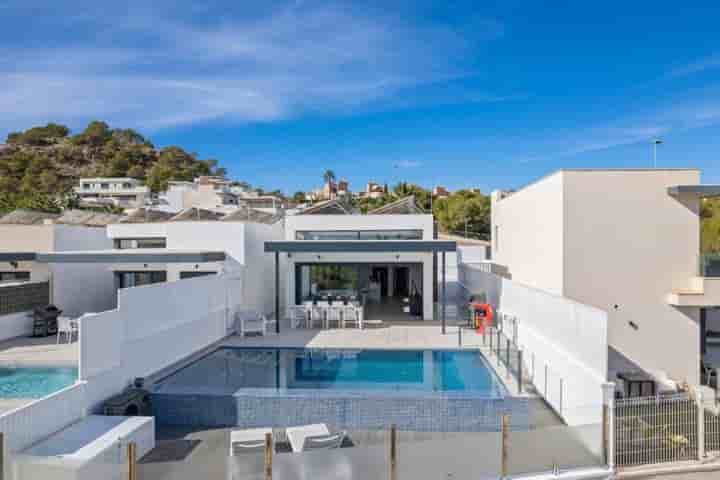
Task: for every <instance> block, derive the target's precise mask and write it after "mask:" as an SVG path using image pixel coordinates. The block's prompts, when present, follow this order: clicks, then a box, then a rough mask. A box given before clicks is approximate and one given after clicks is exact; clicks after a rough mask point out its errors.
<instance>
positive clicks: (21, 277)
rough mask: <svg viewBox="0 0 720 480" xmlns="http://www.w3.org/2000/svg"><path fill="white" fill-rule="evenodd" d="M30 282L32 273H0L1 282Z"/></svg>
mask: <svg viewBox="0 0 720 480" xmlns="http://www.w3.org/2000/svg"><path fill="white" fill-rule="evenodd" d="M27 281H30V272H16V271H12V272H0V282H27Z"/></svg>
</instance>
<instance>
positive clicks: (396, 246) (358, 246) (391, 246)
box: [265, 240, 457, 334]
mask: <svg viewBox="0 0 720 480" xmlns="http://www.w3.org/2000/svg"><path fill="white" fill-rule="evenodd" d="M456 250H457V242H455V241H451V240H330V241H329V240H285V241H271V242H265V252H268V253H274V254H275V317H276V320H277V321H276V322H275V332H276V333H280V253H377V252H384V253H413V252H415V253H432V254H433V255H437V253H438V252H439V253H440V254H441V256H442V290H441V291H442V310H441V311H442V333H443V334H444V333H445V327H446V315H445V307H446V305H447V292H446V288H445V286H446V282H445V253H446V252H454V251H456Z"/></svg>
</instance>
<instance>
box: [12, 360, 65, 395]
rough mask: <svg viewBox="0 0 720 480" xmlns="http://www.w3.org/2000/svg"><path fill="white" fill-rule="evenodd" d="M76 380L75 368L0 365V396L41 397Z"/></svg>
mask: <svg viewBox="0 0 720 480" xmlns="http://www.w3.org/2000/svg"><path fill="white" fill-rule="evenodd" d="M76 380H77V368H71V367H67V368H53V367H27V368H24V367H22V368H5V367H0V398H42V397H44V396H46V395H49V394H51V393H54V392H56V391H58V390H61V389H63V388H65V387H67V386H69V385H72V384H73V383H75V381H76Z"/></svg>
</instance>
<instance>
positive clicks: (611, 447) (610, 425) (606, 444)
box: [602, 382, 615, 469]
mask: <svg viewBox="0 0 720 480" xmlns="http://www.w3.org/2000/svg"><path fill="white" fill-rule="evenodd" d="M602 389H603V415H602V422H603V425H602V442H603V457H604V459H605V465H607V467H608V468H610V469H612V468H614V467H615V421H614V419H615V384H614V383H612V382H610V383H605V384H603V386H602Z"/></svg>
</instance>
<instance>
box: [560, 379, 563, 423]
mask: <svg viewBox="0 0 720 480" xmlns="http://www.w3.org/2000/svg"><path fill="white" fill-rule="evenodd" d="M559 413H560V415H562V413H563V379H562V377H561V378H560V412H559Z"/></svg>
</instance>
